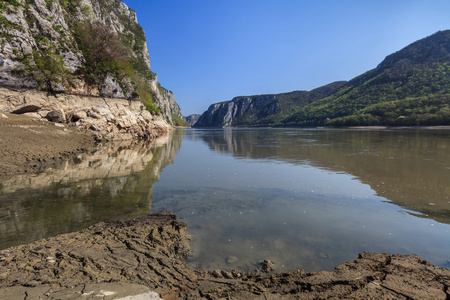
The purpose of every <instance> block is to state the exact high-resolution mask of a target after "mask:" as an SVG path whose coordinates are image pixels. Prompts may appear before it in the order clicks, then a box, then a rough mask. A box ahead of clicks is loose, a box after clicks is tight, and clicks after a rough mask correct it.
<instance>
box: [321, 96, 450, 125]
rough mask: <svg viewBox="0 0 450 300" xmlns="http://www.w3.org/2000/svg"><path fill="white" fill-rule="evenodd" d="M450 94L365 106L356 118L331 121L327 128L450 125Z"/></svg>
mask: <svg viewBox="0 0 450 300" xmlns="http://www.w3.org/2000/svg"><path fill="white" fill-rule="evenodd" d="M449 106H450V95H432V96H427V97H418V98H406V99H403V100H396V101H390V102H384V103H379V104H375V105H371V106H369V107H366V108H364V109H362V110H360V111H358V112H357V113H356V114H354V115H350V116H346V117H342V118H336V119H333V120H328V121H327V122H326V123H325V125H327V126H376V125H389V126H416V125H450V107H449Z"/></svg>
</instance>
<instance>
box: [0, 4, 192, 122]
mask: <svg viewBox="0 0 450 300" xmlns="http://www.w3.org/2000/svg"><path fill="white" fill-rule="evenodd" d="M0 12H1V16H0V25H1V29H0V47H1V48H0V51H1V52H0V87H6V88H9V89H15V90H21V89H38V90H43V91H46V92H48V93H49V94H52V95H57V94H60V93H64V94H76V95H81V96H95V97H103V98H119V99H128V100H130V99H140V100H141V102H143V104H144V105H145V107H146V108H147V110H149V111H150V112H152V113H153V114H161V116H162V117H163V119H165V120H166V121H167V122H169V123H173V116H176V117H178V118H183V117H182V115H181V111H180V108H179V106H178V105H177V104H176V102H175V100H174V97H173V94H172V93H171V92H169V91H167V90H166V89H164V88H162V87H160V85H159V83H158V82H157V78H156V75H155V74H154V73H153V72H152V71H151V70H150V60H149V54H148V49H147V43H146V39H145V33H144V31H143V29H142V27H141V26H140V25H139V24H138V22H137V17H136V13H135V12H134V11H133V10H131V9H130V8H128V7H127V6H126V5H125V4H124V3H123V2H122V1H120V0H74V1H67V0H11V1H2V2H1V3H0Z"/></svg>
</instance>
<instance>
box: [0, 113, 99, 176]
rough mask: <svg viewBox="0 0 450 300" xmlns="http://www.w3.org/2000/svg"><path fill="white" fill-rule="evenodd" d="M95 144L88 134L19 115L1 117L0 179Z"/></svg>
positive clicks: (91, 135)
mask: <svg viewBox="0 0 450 300" xmlns="http://www.w3.org/2000/svg"><path fill="white" fill-rule="evenodd" d="M94 145H95V140H94V137H93V134H92V133H91V132H86V131H79V130H78V129H77V128H75V127H72V126H69V125H63V124H56V123H51V122H47V121H40V120H35V119H32V118H30V117H26V116H21V115H14V114H5V113H1V114H0V176H1V175H11V174H18V173H24V172H33V171H35V170H37V169H38V168H39V167H41V166H42V165H45V164H50V163H52V162H54V161H56V160H59V159H63V158H67V157H68V156H70V155H73V154H75V153H78V152H82V151H86V150H88V149H90V148H92V147H93V146H94Z"/></svg>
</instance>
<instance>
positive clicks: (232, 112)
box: [193, 81, 345, 127]
mask: <svg viewBox="0 0 450 300" xmlns="http://www.w3.org/2000/svg"><path fill="white" fill-rule="evenodd" d="M344 84H345V81H337V82H333V83H330V84H328V85H325V86H322V87H319V88H317V89H314V90H312V91H294V92H290V93H282V94H269V95H257V96H244V97H235V98H233V100H231V101H226V102H221V103H216V104H212V105H211V106H210V107H209V108H208V110H207V111H206V112H204V113H203V114H202V115H201V117H200V118H199V119H198V121H197V122H196V123H195V124H194V125H193V127H234V126H271V125H274V124H276V123H277V121H278V120H279V119H281V118H282V117H283V115H285V114H291V113H292V112H294V111H296V110H298V109H299V108H300V107H303V106H305V105H308V104H310V103H312V102H314V101H316V100H318V99H321V98H323V97H326V96H328V95H330V94H332V93H333V92H335V91H336V90H337V89H339V88H340V87H341V86H343V85H344Z"/></svg>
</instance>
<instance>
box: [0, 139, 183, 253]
mask: <svg viewBox="0 0 450 300" xmlns="http://www.w3.org/2000/svg"><path fill="white" fill-rule="evenodd" d="M181 142H182V136H180V135H177V136H174V137H173V138H172V136H165V137H161V138H159V139H157V140H155V141H153V142H151V143H149V142H139V143H137V142H127V143H116V144H111V145H103V146H102V147H99V148H98V149H97V150H95V151H93V152H92V153H89V154H81V155H78V156H77V157H75V158H73V159H72V160H71V161H66V162H64V163H63V164H61V165H59V166H57V167H54V168H49V169H47V170H44V171H43V172H42V173H40V174H35V175H18V176H14V177H9V178H2V179H1V181H0V232H1V233H0V241H1V242H0V249H3V248H7V247H10V246H13V245H17V244H22V243H28V242H31V241H34V240H37V239H41V238H45V237H49V236H54V235H57V234H60V233H66V232H72V231H76V230H80V229H83V228H86V227H87V226H89V225H92V224H95V223H98V222H101V221H112V220H126V219H133V218H136V217H140V216H143V215H147V214H149V213H151V204H152V200H153V195H152V193H153V184H154V183H155V182H156V181H158V179H159V174H160V172H161V170H162V169H163V168H164V167H165V166H166V165H167V164H169V163H170V162H172V161H173V160H174V159H175V155H176V152H177V151H178V150H179V148H180V147H181Z"/></svg>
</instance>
